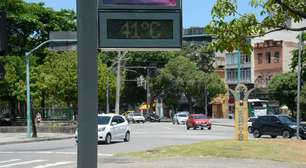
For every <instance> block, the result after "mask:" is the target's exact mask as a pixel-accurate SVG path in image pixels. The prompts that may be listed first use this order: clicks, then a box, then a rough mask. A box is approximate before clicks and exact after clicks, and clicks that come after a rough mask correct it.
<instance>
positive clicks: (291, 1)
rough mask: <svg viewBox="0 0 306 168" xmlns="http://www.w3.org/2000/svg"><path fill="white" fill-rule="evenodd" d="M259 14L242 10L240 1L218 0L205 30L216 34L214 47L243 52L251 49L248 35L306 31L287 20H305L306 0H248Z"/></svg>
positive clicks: (305, 28) (248, 51)
mask: <svg viewBox="0 0 306 168" xmlns="http://www.w3.org/2000/svg"><path fill="white" fill-rule="evenodd" d="M249 3H250V5H251V6H252V7H253V8H254V9H255V10H256V11H257V12H256V13H240V12H239V11H240V10H239V9H238V5H237V4H238V1H237V0H217V1H216V3H215V5H214V7H213V9H212V12H211V13H212V21H211V23H210V24H209V26H207V28H206V31H207V32H209V33H211V34H213V35H215V38H216V40H215V41H214V42H213V43H212V46H213V48H215V49H218V50H220V51H225V50H226V51H228V52H232V51H234V50H236V49H238V48H239V49H240V50H242V51H243V52H244V53H250V52H251V50H252V47H251V44H250V43H249V42H248V38H252V37H257V36H263V35H265V34H267V33H270V32H274V31H280V30H290V31H302V30H306V26H305V25H303V26H302V27H298V28H292V27H289V26H288V24H287V23H288V21H294V22H300V21H302V19H306V8H305V6H306V1H304V0H249Z"/></svg>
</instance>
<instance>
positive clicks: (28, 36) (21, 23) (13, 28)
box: [0, 0, 76, 55]
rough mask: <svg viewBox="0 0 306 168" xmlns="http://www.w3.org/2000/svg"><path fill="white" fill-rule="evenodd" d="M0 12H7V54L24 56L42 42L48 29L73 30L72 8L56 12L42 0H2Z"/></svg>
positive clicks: (74, 24)
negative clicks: (36, 0) (29, 1)
mask: <svg viewBox="0 0 306 168" xmlns="http://www.w3.org/2000/svg"><path fill="white" fill-rule="evenodd" d="M0 11H4V12H6V13H7V21H8V27H7V29H8V37H9V39H8V44H9V46H8V53H9V54H11V55H24V52H25V51H27V50H30V49H32V48H33V47H34V46H37V45H38V44H40V43H41V42H43V41H46V40H48V38H49V32H50V31H74V30H76V13H75V12H74V11H73V10H60V11H55V10H53V9H52V8H47V7H45V6H44V4H43V3H27V2H25V1H24V0H1V1H0Z"/></svg>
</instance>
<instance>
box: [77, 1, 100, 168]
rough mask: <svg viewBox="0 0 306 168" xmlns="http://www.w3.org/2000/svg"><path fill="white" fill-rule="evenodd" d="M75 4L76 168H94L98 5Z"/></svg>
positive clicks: (88, 3) (95, 162) (96, 110)
mask: <svg viewBox="0 0 306 168" xmlns="http://www.w3.org/2000/svg"><path fill="white" fill-rule="evenodd" d="M76 2H77V30H78V34H77V37H78V116H79V117H78V145H77V168H97V161H98V158H97V138H98V135H97V132H98V130H97V129H98V128H97V125H98V123H97V122H98V121H97V113H98V61H97V54H98V52H97V46H98V34H97V32H98V22H97V21H98V12H97V11H98V3H97V0H87V1H84V0H77V1H76ZM104 79H105V78H104Z"/></svg>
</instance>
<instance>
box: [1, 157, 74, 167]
mask: <svg viewBox="0 0 306 168" xmlns="http://www.w3.org/2000/svg"><path fill="white" fill-rule="evenodd" d="M72 164H73V163H72V162H71V161H60V162H54V163H52V162H50V161H48V160H43V159H39V160H22V159H9V160H0V168H19V167H20V168H21V167H22V168H60V167H65V166H68V165H72Z"/></svg>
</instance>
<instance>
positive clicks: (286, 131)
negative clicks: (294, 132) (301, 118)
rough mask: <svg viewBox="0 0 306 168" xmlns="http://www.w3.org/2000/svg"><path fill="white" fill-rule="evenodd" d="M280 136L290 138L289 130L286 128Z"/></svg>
mask: <svg viewBox="0 0 306 168" xmlns="http://www.w3.org/2000/svg"><path fill="white" fill-rule="evenodd" d="M282 136H283V138H286V139H288V138H291V135H290V132H289V131H288V130H284V131H283V132H282Z"/></svg>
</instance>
